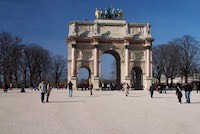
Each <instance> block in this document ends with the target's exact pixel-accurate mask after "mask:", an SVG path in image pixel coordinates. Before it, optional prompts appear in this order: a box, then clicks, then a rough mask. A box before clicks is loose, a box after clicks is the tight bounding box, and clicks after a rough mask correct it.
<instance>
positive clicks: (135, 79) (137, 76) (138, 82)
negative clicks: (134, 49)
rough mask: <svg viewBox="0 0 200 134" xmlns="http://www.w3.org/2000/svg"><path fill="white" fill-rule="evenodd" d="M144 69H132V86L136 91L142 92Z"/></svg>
mask: <svg viewBox="0 0 200 134" xmlns="http://www.w3.org/2000/svg"><path fill="white" fill-rule="evenodd" d="M142 83H143V82H142V69H141V68H140V67H133V68H132V69H131V86H132V88H133V89H135V90H142V89H143V85H142Z"/></svg>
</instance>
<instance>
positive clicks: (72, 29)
mask: <svg viewBox="0 0 200 134" xmlns="http://www.w3.org/2000/svg"><path fill="white" fill-rule="evenodd" d="M70 35H74V36H75V35H76V24H75V23H71V24H69V36H70Z"/></svg>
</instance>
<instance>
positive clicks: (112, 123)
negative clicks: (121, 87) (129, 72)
mask: <svg viewBox="0 0 200 134" xmlns="http://www.w3.org/2000/svg"><path fill="white" fill-rule="evenodd" d="M19 91H20V90H19V89H13V90H12V91H8V93H3V91H2V90H0V134H199V133H200V129H199V126H200V94H197V93H196V92H192V93H191V103H190V104H185V103H183V104H178V100H177V98H176V96H175V92H174V91H168V92H167V94H159V93H158V92H155V95H154V98H150V95H149V93H148V92H146V91H131V92H130V94H129V96H128V97H125V94H124V92H123V91H94V93H93V94H94V95H93V96H90V95H89V94H90V93H89V91H74V94H73V95H74V96H73V97H72V98H69V97H68V91H67V90H53V91H52V92H51V95H50V98H49V100H50V102H49V103H41V101H40V92H38V91H31V90H30V89H26V93H20V92H19ZM182 101H183V102H185V97H183V100H182Z"/></svg>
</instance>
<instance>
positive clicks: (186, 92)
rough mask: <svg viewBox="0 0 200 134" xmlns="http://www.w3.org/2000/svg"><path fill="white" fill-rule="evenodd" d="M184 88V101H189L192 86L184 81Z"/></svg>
mask: <svg viewBox="0 0 200 134" xmlns="http://www.w3.org/2000/svg"><path fill="white" fill-rule="evenodd" d="M184 89H185V98H186V102H185V103H190V92H191V91H192V87H191V86H190V85H189V84H188V83H185V86H184Z"/></svg>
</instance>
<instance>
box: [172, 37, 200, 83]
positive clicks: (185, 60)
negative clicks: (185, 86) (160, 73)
mask: <svg viewBox="0 0 200 134" xmlns="http://www.w3.org/2000/svg"><path fill="white" fill-rule="evenodd" d="M173 42H174V43H175V44H176V45H178V46H179V48H180V49H179V51H177V52H178V55H179V59H180V60H179V68H180V73H181V75H183V76H184V78H185V82H187V81H188V76H189V74H190V73H192V70H194V68H195V67H196V66H197V64H198V61H199V56H200V53H199V45H200V44H199V42H198V41H197V40H195V39H194V38H193V37H191V36H189V35H185V36H183V37H182V38H177V39H175V40H174V41H173Z"/></svg>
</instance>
